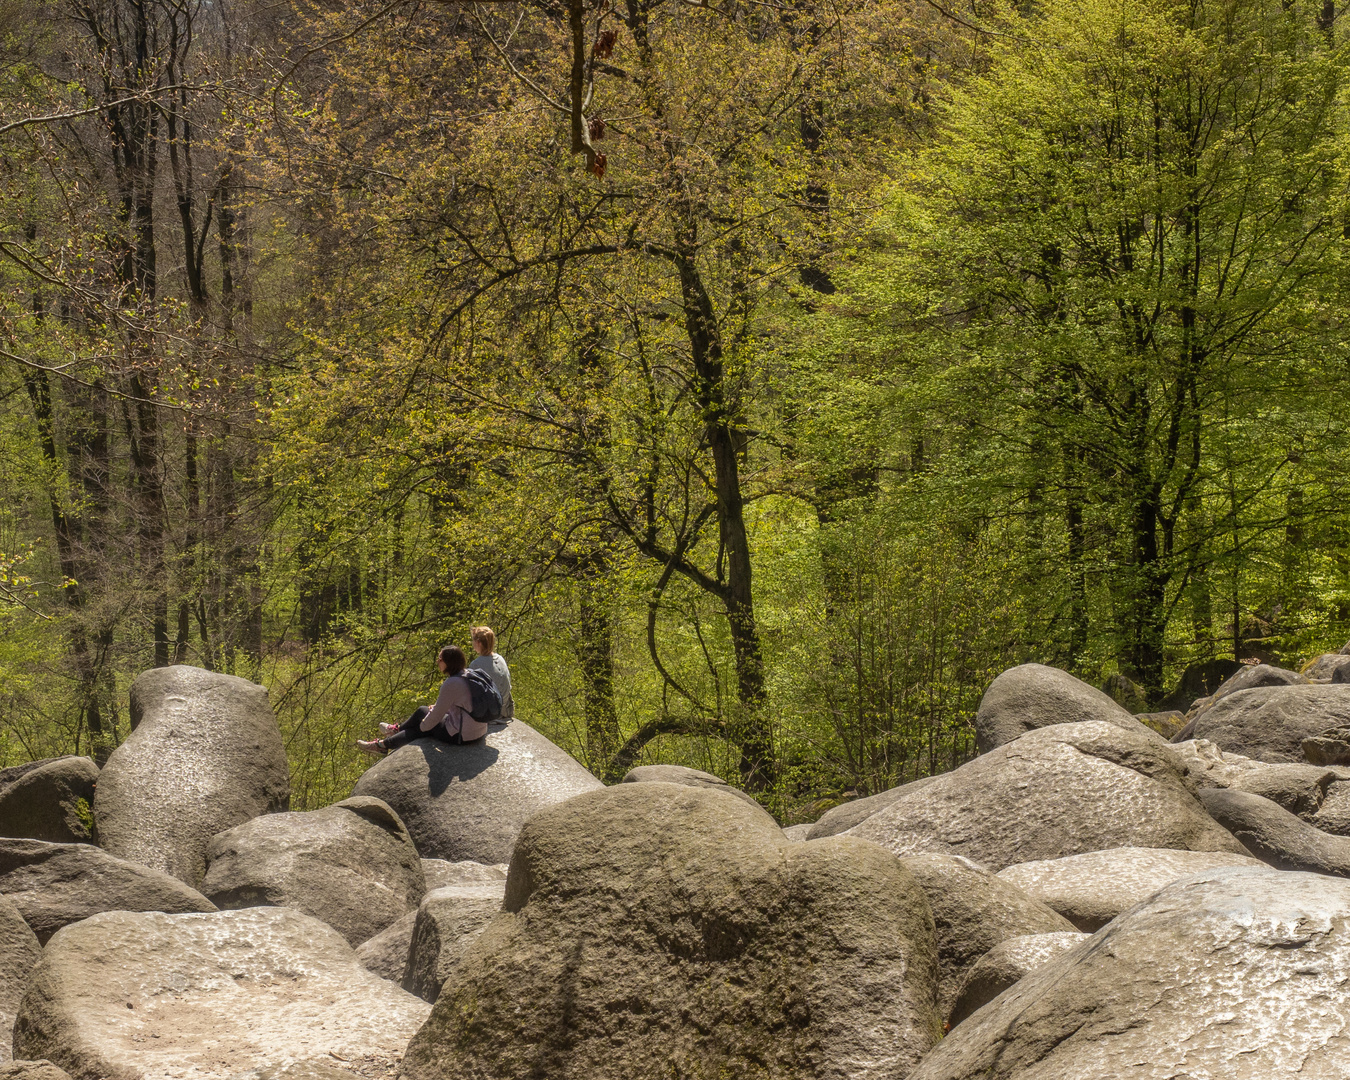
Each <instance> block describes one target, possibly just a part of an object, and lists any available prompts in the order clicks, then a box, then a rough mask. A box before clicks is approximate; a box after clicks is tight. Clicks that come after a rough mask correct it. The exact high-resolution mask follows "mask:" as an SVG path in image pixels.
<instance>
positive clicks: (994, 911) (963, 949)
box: [902, 855, 1073, 1018]
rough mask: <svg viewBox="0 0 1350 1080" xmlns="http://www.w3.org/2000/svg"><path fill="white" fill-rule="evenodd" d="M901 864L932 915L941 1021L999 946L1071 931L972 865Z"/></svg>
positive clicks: (951, 860) (913, 860)
mask: <svg viewBox="0 0 1350 1080" xmlns="http://www.w3.org/2000/svg"><path fill="white" fill-rule="evenodd" d="M902 861H903V862H904V864H905V869H907V870H908V871H909V872H910V873H911V874H913V875H914V876H915V878H917V879H918V882H919V885H920V886H922V888H923V891H924V895H925V896H927V897H928V907H929V909H930V910H931V911H932V912H933V925H934V928H935V929H936V931H937V946H938V996H937V1003H938V1015H939V1016H941V1017H944V1018H945V1017H946V1016H947V1015H948V1013H950V1012H951V1008H952V1004H953V1002H955V1001H956V997H957V994H958V993H959V992H960V990H961V985H962V983H963V982H964V981H965V977H966V973H967V972H968V971H969V970H970V968H971V966H972V965H973V964H974V963H975V961H977V960H978V959H979V958H980V957H981V956H983V955H984V954H985V953H987V952H988V951H989V950H990V949H992V948H993V947H994V946H995V945H997V944H998V943H999V942H1001V941H1007V940H1008V938H1012V937H1021V936H1023V935H1026V934H1055V933H1062V932H1065V931H1069V932H1072V931H1073V926H1072V925H1070V923H1069V922H1068V921H1067V920H1065V918H1064V916H1062V915H1060V914H1058V913H1057V912H1055V911H1052V910H1051V909H1050V908H1049V907H1047V906H1046V905H1045V904H1043V903H1042V902H1041V901H1040V900H1036V899H1034V898H1033V897H1031V896H1028V895H1027V894H1026V893H1025V892H1023V891H1022V890H1021V889H1019V888H1018V887H1017V886H1016V885H1013V884H1009V883H1008V882H1006V881H1004V880H1002V879H1001V878H999V877H996V876H995V875H994V874H992V873H990V872H989V871H988V870H986V869H985V868H984V867H982V866H979V865H978V864H976V863H973V862H971V861H970V860H969V859H963V858H961V857H960V856H959V855H915V856H912V857H910V858H908V859H904V860H902Z"/></svg>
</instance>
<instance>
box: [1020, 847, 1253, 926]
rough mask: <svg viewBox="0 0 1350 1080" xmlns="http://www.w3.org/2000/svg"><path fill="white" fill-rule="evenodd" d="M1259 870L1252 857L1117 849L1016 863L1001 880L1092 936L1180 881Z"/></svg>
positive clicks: (1207, 852) (1153, 849) (1174, 850)
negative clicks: (1231, 869)
mask: <svg viewBox="0 0 1350 1080" xmlns="http://www.w3.org/2000/svg"><path fill="white" fill-rule="evenodd" d="M1260 865H1261V861H1260V860H1259V859H1254V858H1252V857H1251V856H1250V855H1234V854H1232V853H1231V852H1227V851H1178V850H1176V849H1175V848H1139V847H1118V848H1108V849H1107V850H1105V851H1089V852H1087V853H1086V854H1083V855H1069V856H1066V857H1065V858H1063V859H1044V860H1040V861H1037V862H1024V863H1017V864H1016V865H1014V866H1009V867H1005V868H1004V869H1002V870H1000V871H999V873H998V876H999V877H1000V878H1002V879H1003V880H1004V881H1007V882H1010V883H1011V884H1013V885H1016V886H1017V887H1018V888H1020V889H1022V890H1023V891H1024V892H1025V893H1026V894H1027V895H1028V896H1032V897H1035V898H1036V899H1037V900H1039V901H1041V902H1042V903H1044V904H1046V905H1047V906H1048V907H1051V908H1054V910H1055V911H1057V912H1059V913H1060V914H1061V915H1063V916H1064V917H1065V918H1066V919H1068V920H1069V922H1071V923H1073V925H1074V926H1075V927H1077V928H1078V929H1079V930H1082V931H1084V932H1086V933H1089V934H1091V933H1095V932H1096V931H1098V930H1100V929H1101V928H1102V927H1103V926H1105V925H1106V924H1107V923H1109V922H1110V921H1111V920H1112V919H1114V918H1115V917H1116V916H1117V915H1119V914H1120V913H1121V912H1122V911H1128V910H1129V909H1130V908H1132V907H1134V905H1135V904H1138V903H1142V902H1143V901H1145V900H1147V899H1148V898H1149V897H1150V896H1152V895H1153V894H1154V893H1155V892H1157V891H1158V890H1159V889H1161V888H1162V887H1163V886H1164V885H1170V884H1171V883H1172V882H1173V881H1176V880H1177V879H1178V878H1183V877H1188V876H1189V875H1191V874H1198V873H1200V872H1201V871H1202V870H1213V869H1215V868H1216V867H1220V866H1260Z"/></svg>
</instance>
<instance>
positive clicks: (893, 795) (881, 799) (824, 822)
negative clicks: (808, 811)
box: [806, 774, 941, 840]
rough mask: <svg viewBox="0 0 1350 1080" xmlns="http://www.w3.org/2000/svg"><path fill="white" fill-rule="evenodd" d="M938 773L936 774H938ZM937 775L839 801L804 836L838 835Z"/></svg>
mask: <svg viewBox="0 0 1350 1080" xmlns="http://www.w3.org/2000/svg"><path fill="white" fill-rule="evenodd" d="M940 775H941V774H938V776H940ZM938 776H921V777H919V779H917V780H911V781H910V782H909V783H908V784H899V785H897V786H896V787H893V788H888V789H887V790H885V791H882V792H878V793H877V794H876V795H868V796H865V797H864V798H861V799H852V800H850V801H849V802H846V803H840V804H839V805H838V806H836V807H834V808H833V809H830V810H827V811H825V813H823V814H821V815H820V820H819V821H817V822H816V823H815V824H814V825H812V826H811V831H810V832H809V833H807V834H806V838H807V839H808V840H820V839H823V838H824V837H826V836H838V835H839V834H840V833H842V832H848V830H849V829H851V828H853V826H854V825H861V824H862V823H863V822H864V821H866V820H867V819H868V818H870V817H871V816H872V815H873V814H876V813H880V812H881V811H882V810H885V809H886V807H888V806H890V805H891V803H893V802H895V800H896V799H903V798H905V797H906V796H909V795H913V794H914V793H915V792H916V791H920V790H922V789H923V788H924V787H926V786H927V785H929V784H931V783H933V781H935V780H937V779H938Z"/></svg>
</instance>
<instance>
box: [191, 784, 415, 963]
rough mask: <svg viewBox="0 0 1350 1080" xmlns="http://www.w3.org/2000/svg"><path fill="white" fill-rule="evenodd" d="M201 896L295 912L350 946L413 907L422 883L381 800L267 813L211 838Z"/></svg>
mask: <svg viewBox="0 0 1350 1080" xmlns="http://www.w3.org/2000/svg"><path fill="white" fill-rule="evenodd" d="M206 857H207V861H208V864H209V865H208V868H207V871H206V877H205V878H203V879H202V894H203V895H204V896H205V897H206V898H207V899H208V900H210V901H211V902H212V903H213V904H215V905H216V907H218V908H222V909H225V908H246V907H261V906H271V907H293V908H296V909H297V910H299V911H303V912H304V913H305V914H306V915H313V916H314V917H315V918H316V919H322V920H323V921H324V922H326V923H327V924H328V925H329V926H331V927H333V929H335V930H336V931H337V932H338V933H340V934H341V935H342V936H343V937H345V938H346V939H347V941H348V942H349V943H350V944H351V945H353V946H356V945H360V944H361V942H363V941H365V940H366V939H367V938H371V937H374V936H375V935H376V934H378V933H379V932H380V931H381V930H383V929H385V927H387V926H389V925H391V924H392V923H393V922H395V921H396V920H397V919H399V918H400V917H401V916H403V915H405V914H407V913H408V912H409V911H415V910H417V905H418V902H419V901H420V900H421V899H422V894H423V893H425V892H426V879H425V877H424V875H423V872H422V862H421V859H419V858H418V855H417V849H416V848H415V847H413V842H412V838H411V837H410V836H409V835H408V831H407V829H405V828H404V827H403V822H401V821H399V819H398V815H396V814H395V813H394V812H393V811H392V810H391V809H389V807H388V806H387V805H385V804H384V803H383V802H381V801H380V800H379V799H371V798H367V797H360V796H358V797H356V798H351V799H347V800H346V801H345V802H340V803H336V804H335V805H333V806H326V807H324V808H323V809H322V810H311V811H309V812H308V813H294V814H267V815H265V816H263V817H257V818H254V819H253V820H252V821H246V822H244V824H242V825H236V826H235V827H234V828H233V829H229V830H227V831H225V832H223V833H221V834H220V835H219V836H217V837H216V838H215V839H213V840H212V841H211V846H210V847H209V848H208V849H207V853H206Z"/></svg>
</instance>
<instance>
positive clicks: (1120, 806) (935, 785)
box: [846, 720, 1247, 870]
mask: <svg viewBox="0 0 1350 1080" xmlns="http://www.w3.org/2000/svg"><path fill="white" fill-rule="evenodd" d="M910 788H911V789H912V792H910V791H907V792H905V794H903V795H902V796H900V797H898V798H896V799H895V800H894V801H893V802H891V804H890V805H889V806H887V807H886V808H885V809H883V810H880V811H878V812H877V813H875V814H873V815H872V816H871V817H869V818H867V819H866V820H865V821H863V822H862V823H861V824H859V825H855V826H854V827H853V828H852V829H850V830H849V832H848V833H847V834H846V835H848V836H858V837H861V838H862V839H864V840H871V841H873V842H875V843H878V844H880V845H882V846H883V847H885V848H887V849H889V850H890V851H892V852H894V853H895V854H897V855H900V856H908V855H918V854H923V853H945V854H950V855H964V856H966V857H967V858H970V859H973V860H975V861H976V862H979V863H983V864H984V865H985V866H988V867H989V868H990V869H993V870H1001V869H1002V868H1003V867H1005V866H1010V865H1012V864H1013V863H1019V862H1028V861H1031V860H1034V859H1054V858H1059V857H1061V856H1063V855H1077V854H1080V853H1082V852H1085V851H1101V850H1103V849H1105V848H1113V847H1122V846H1126V845H1128V846H1132V847H1153V848H1179V849H1183V850H1189V851H1229V852H1233V853H1234V854H1237V855H1245V854H1247V851H1246V849H1244V848H1243V847H1242V845H1241V844H1239V843H1238V842H1237V841H1236V840H1234V839H1233V837H1232V836H1231V835H1230V834H1229V833H1228V832H1227V830H1225V829H1223V828H1222V827H1221V826H1219V825H1218V824H1216V823H1215V821H1214V819H1213V818H1211V817H1210V816H1209V815H1208V814H1207V813H1206V812H1205V809H1204V807H1203V806H1201V805H1200V803H1199V801H1198V800H1197V799H1196V796H1195V785H1194V783H1193V782H1192V781H1191V780H1190V779H1189V777H1188V776H1187V770H1186V765H1185V763H1184V762H1183V761H1182V760H1181V759H1180V758H1178V757H1177V755H1176V754H1175V753H1173V751H1172V749H1171V747H1170V746H1169V745H1168V744H1167V743H1165V742H1163V741H1162V740H1161V739H1160V738H1159V737H1158V736H1157V735H1156V734H1154V733H1153V732H1151V731H1147V730H1145V731H1144V732H1143V733H1142V734H1141V733H1139V732H1136V731H1131V730H1127V729H1125V728H1120V727H1117V726H1115V725H1114V724H1109V723H1106V722H1104V721H1100V720H1097V721H1091V722H1088V723H1082V724H1055V725H1052V726H1050V727H1043V728H1039V729H1037V730H1035V731H1029V732H1027V733H1026V734H1025V735H1023V736H1021V737H1020V738H1018V739H1015V740H1013V741H1012V742H1010V743H1007V744H1005V745H1003V746H999V747H996V748H995V749H993V750H991V751H989V753H987V754H981V755H980V756H979V757H977V758H975V760H973V761H968V762H966V763H965V764H964V765H962V766H961V767H960V768H959V769H954V770H953V771H952V772H949V773H943V774H942V775H941V776H939V777H936V778H935V779H934V780H932V781H931V782H930V783H927V784H924V785H923V786H921V787H920V786H916V785H910Z"/></svg>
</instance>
